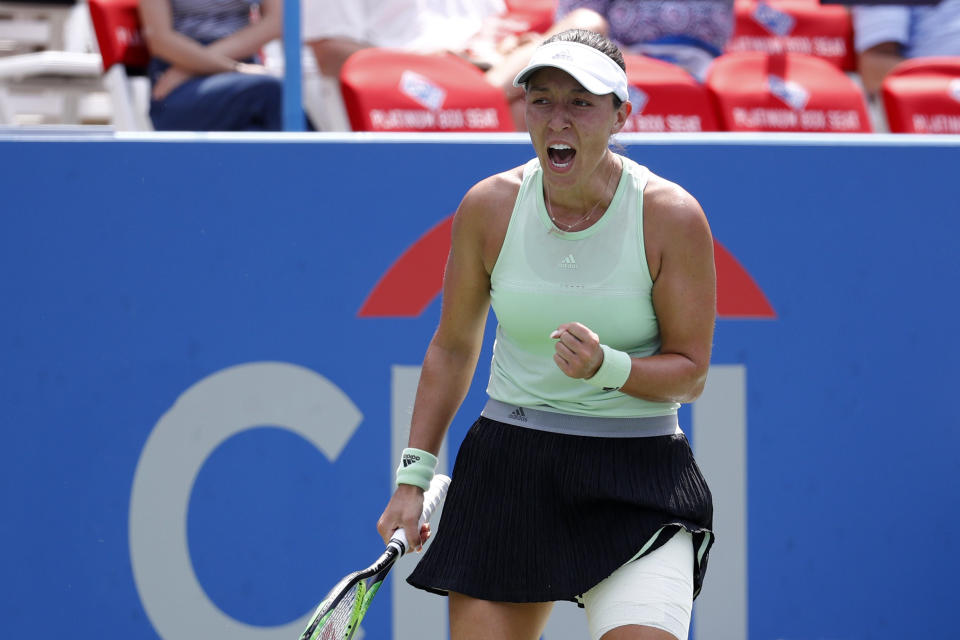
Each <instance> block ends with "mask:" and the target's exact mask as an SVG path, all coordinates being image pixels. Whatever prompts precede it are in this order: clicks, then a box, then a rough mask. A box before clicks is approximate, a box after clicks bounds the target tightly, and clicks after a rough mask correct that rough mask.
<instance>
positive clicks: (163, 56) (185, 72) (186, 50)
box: [140, 0, 283, 131]
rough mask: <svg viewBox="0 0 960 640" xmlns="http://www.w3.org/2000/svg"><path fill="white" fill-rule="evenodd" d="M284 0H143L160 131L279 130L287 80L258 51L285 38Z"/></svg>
mask: <svg viewBox="0 0 960 640" xmlns="http://www.w3.org/2000/svg"><path fill="white" fill-rule="evenodd" d="M281 3H282V0H263V1H262V4H260V5H259V19H257V20H252V19H251V8H252V6H251V4H250V3H249V2H248V1H247V0H141V2H140V16H141V20H142V22H143V33H144V37H145V38H146V41H147V46H148V47H149V49H150V52H151V54H152V55H153V58H152V59H151V61H150V66H149V75H150V82H151V86H152V95H151V98H152V99H151V102H150V118H151V120H152V121H153V126H154V128H155V129H157V130H159V131H279V130H282V129H283V122H282V120H283V118H282V98H283V83H282V81H281V80H280V79H279V78H276V77H274V76H272V75H269V74H268V73H267V71H266V68H265V67H263V66H262V65H261V64H258V62H259V60H258V58H257V53H258V51H259V50H260V49H261V47H263V45H264V44H266V43H267V42H269V41H271V40H274V39H276V38H279V37H280V35H281V32H282V28H283V22H282V14H283V9H282V4H281Z"/></svg>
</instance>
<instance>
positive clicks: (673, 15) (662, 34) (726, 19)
mask: <svg viewBox="0 0 960 640" xmlns="http://www.w3.org/2000/svg"><path fill="white" fill-rule="evenodd" d="M574 12H579V13H580V14H581V15H589V14H590V13H593V14H594V15H593V16H591V17H590V18H589V20H591V23H595V22H596V21H598V20H599V21H600V22H601V24H602V25H603V27H604V28H603V29H602V30H600V29H596V28H591V27H590V26H587V27H581V28H587V29H591V30H593V31H600V33H603V34H605V35H608V36H609V37H610V38H611V39H612V40H613V41H614V42H616V43H617V44H618V45H619V46H620V48H621V49H622V50H623V51H624V53H638V54H642V55H645V56H650V57H652V58H658V59H660V60H665V61H667V62H672V63H674V64H676V65H679V66H681V67H683V68H684V69H686V70H687V71H689V72H690V73H691V74H692V75H693V76H694V77H696V78H697V79H698V80H700V81H701V82H702V81H703V79H704V78H705V77H706V73H707V68H708V67H709V66H710V63H711V62H713V59H714V58H716V57H717V56H719V55H720V54H722V53H723V49H724V47H726V44H727V40H729V39H730V35H731V34H732V33H733V24H734V13H733V0H559V5H558V7H557V19H558V20H561V19H563V18H564V16H566V15H569V14H573V13H574Z"/></svg>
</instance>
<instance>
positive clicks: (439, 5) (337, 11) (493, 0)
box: [301, 0, 512, 130]
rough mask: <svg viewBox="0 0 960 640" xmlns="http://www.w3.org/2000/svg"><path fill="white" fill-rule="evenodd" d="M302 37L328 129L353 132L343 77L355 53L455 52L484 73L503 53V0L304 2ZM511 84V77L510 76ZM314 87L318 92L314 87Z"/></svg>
mask: <svg viewBox="0 0 960 640" xmlns="http://www.w3.org/2000/svg"><path fill="white" fill-rule="evenodd" d="M301 2H302V5H301V6H302V16H303V19H302V22H303V39H304V42H305V43H306V44H307V45H309V46H310V49H311V50H312V52H313V55H314V57H315V58H316V61H317V67H318V68H319V70H320V77H319V78H316V79H315V80H314V79H310V78H308V79H307V86H306V87H305V91H308V92H312V91H316V92H317V93H318V95H319V98H320V102H321V103H322V114H320V115H321V117H322V120H319V121H318V125H320V127H321V128H323V129H333V130H337V129H349V123H348V121H347V116H346V113H345V112H344V111H343V102H342V98H341V96H340V87H339V84H338V79H339V77H340V69H341V68H342V67H343V63H344V62H345V61H346V59H347V58H348V57H350V55H351V54H353V53H354V52H356V51H359V50H360V49H364V48H368V47H381V48H388V49H402V50H405V51H412V52H418V53H441V52H447V51H449V52H453V53H455V54H457V55H460V56H462V57H464V58H466V59H468V60H470V61H471V62H473V63H474V64H476V65H477V66H478V67H479V68H481V69H484V70H486V69H489V68H490V67H491V66H493V65H494V64H496V63H497V62H498V60H499V58H500V56H501V55H502V54H501V52H500V51H499V50H498V45H499V40H500V39H501V38H502V37H503V35H504V32H503V28H502V27H503V25H501V24H499V22H498V17H499V16H500V15H501V14H503V13H504V12H505V11H506V5H505V3H504V0H301ZM511 80H512V78H511ZM314 87H315V88H314Z"/></svg>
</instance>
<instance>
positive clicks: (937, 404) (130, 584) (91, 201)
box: [0, 136, 960, 640]
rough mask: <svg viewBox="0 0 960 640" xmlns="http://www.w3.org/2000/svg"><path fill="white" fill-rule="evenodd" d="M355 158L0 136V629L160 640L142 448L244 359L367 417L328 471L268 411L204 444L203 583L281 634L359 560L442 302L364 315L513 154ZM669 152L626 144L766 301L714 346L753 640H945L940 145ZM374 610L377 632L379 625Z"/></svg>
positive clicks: (954, 500)
mask: <svg viewBox="0 0 960 640" xmlns="http://www.w3.org/2000/svg"><path fill="white" fill-rule="evenodd" d="M363 140H364V141H365V142H363V143H360V144H357V143H352V142H349V141H345V140H340V141H338V140H335V139H334V140H323V141H318V142H311V143H305V142H303V140H302V139H300V140H293V139H285V138H282V137H277V138H273V139H261V140H250V141H237V140H233V141H230V140H219V141H218V140H215V139H204V138H198V139H197V140H185V141H175V140H171V139H167V140H166V141H165V142H162V143H161V142H155V141H149V140H136V139H134V140H122V139H120V140H87V141H84V140H73V141H57V140H46V141H43V140H34V141H22V140H21V141H18V140H16V139H3V140H0V166H2V174H0V184H2V185H3V188H2V195H0V210H2V215H0V273H2V274H3V275H2V278H0V301H2V304H3V307H2V308H3V311H2V313H0V362H2V364H0V390H2V391H0V420H2V446H0V549H2V556H0V558H2V561H0V568H2V575H3V577H4V579H3V580H0V636H2V637H5V638H7V637H8V638H24V637H30V636H36V635H38V634H40V633H41V632H42V631H50V630H51V629H52V628H54V627H59V626H61V625H64V626H66V628H67V629H69V630H70V632H71V637H73V638H78V639H84V638H91V639H92V638H104V637H124V638H156V637H158V635H157V631H155V630H154V627H153V625H152V624H151V621H150V619H149V618H148V615H147V613H146V611H145V608H144V604H143V602H142V600H141V597H140V594H139V592H138V589H137V586H136V584H135V579H134V573H133V569H132V566H131V551H130V544H131V543H130V529H129V528H130V526H131V525H130V509H131V491H132V485H133V482H134V475H135V472H136V469H137V465H138V461H139V460H140V456H141V453H142V452H143V450H144V447H145V444H146V443H147V439H148V437H149V436H150V434H151V431H152V430H153V429H154V427H155V425H157V423H158V421H160V419H161V417H163V416H164V415H165V414H166V413H167V412H168V411H169V410H170V409H171V407H173V406H174V403H175V402H176V401H177V399H178V397H180V396H181V394H183V393H184V392H185V391H187V390H188V389H189V388H191V387H193V386H194V385H196V384H197V383H198V382H199V381H201V380H203V379H205V378H207V377H208V376H211V375H213V374H216V373H217V372H221V371H223V370H225V369H229V368H230V367H234V366H236V365H241V364H244V363H257V362H280V363H291V364H294V365H298V366H299V367H303V368H305V370H311V371H313V372H316V373H318V374H320V375H321V376H323V377H324V378H325V379H326V380H328V381H329V382H331V383H333V384H334V385H335V386H336V387H339V389H340V390H342V392H343V393H344V394H345V395H346V396H347V397H348V398H349V399H350V401H351V402H352V403H353V404H354V405H355V406H356V409H357V410H358V411H359V412H360V413H361V414H362V420H360V421H359V423H358V425H357V427H356V431H355V432H354V433H352V436H351V437H350V438H349V440H348V441H347V442H346V443H345V445H344V447H343V449H342V451H340V452H338V453H337V455H336V456H334V457H335V462H330V461H329V459H328V457H327V456H324V454H323V453H321V452H320V451H318V450H317V449H316V448H314V447H313V446H311V445H310V444H308V443H307V442H306V441H305V440H304V439H303V438H301V437H299V436H297V435H294V434H293V433H291V432H290V431H289V430H286V429H281V428H278V427H279V426H283V425H277V424H260V425H258V428H254V429H250V430H246V431H243V432H242V433H239V434H237V435H235V436H233V437H231V438H228V439H227V440H226V441H225V442H223V443H222V444H220V445H219V446H217V447H216V449H215V450H214V451H213V453H212V454H211V455H210V456H209V457H208V458H206V460H205V462H204V463H203V466H202V468H201V469H200V471H199V474H198V475H197V477H196V482H195V483H194V484H193V486H192V488H191V489H190V501H189V517H188V518H187V520H186V526H185V531H184V532H183V535H184V536H185V537H186V541H187V545H188V547H189V550H190V558H191V560H192V563H193V570H194V571H195V572H196V579H197V581H198V582H199V583H200V584H201V585H202V586H203V589H204V591H205V592H206V595H207V596H208V597H209V599H210V600H211V601H212V602H213V603H214V604H215V605H216V607H217V608H219V609H220V610H221V611H222V612H223V613H224V614H226V616H228V617H230V618H233V619H236V620H239V621H241V622H243V623H247V624H248V625H254V626H263V627H271V626H278V625H283V624H286V623H290V621H292V620H295V619H296V618H298V617H300V616H302V615H303V614H304V613H306V612H307V611H308V610H309V609H311V607H312V606H313V605H314V604H315V603H316V601H317V600H319V599H320V597H322V595H323V594H324V592H325V591H326V589H327V588H328V587H329V586H330V584H331V583H332V581H333V580H334V579H335V578H337V577H339V576H340V575H341V574H343V573H346V572H347V571H350V570H353V569H356V568H358V567H357V566H356V565H357V564H358V563H362V562H363V561H365V560H367V559H368V558H370V554H371V550H373V551H372V552H373V553H376V550H377V549H378V548H379V547H380V545H381V543H380V542H379V540H378V538H377V536H376V532H375V531H374V528H373V524H374V522H375V519H376V517H377V516H378V515H379V513H380V510H381V509H382V507H383V505H384V503H385V500H386V498H387V497H388V495H389V488H390V483H391V475H392V471H391V470H392V467H393V466H394V461H393V460H391V453H390V448H389V447H390V444H389V442H390V426H389V425H390V424H391V410H392V408H391V367H392V366H393V365H417V364H419V362H420V360H421V358H422V354H423V351H424V348H425V346H426V343H427V341H428V340H429V338H430V335H431V333H432V331H433V329H434V327H435V324H436V321H437V318H438V310H439V305H438V302H437V301H436V300H435V301H434V302H433V303H432V304H431V305H430V306H429V307H428V308H427V309H426V311H425V312H424V313H422V314H421V315H420V316H417V317H405V318H366V317H358V314H357V312H358V310H359V309H360V307H361V305H362V304H363V302H364V300H365V299H366V297H367V295H368V294H369V293H370V291H371V289H372V288H373V287H374V285H375V284H376V283H377V282H378V280H379V279H380V278H381V276H382V275H383V274H384V273H385V272H386V271H387V269H388V268H389V267H390V266H391V265H392V264H393V263H394V261H396V260H397V258H398V257H399V256H400V255H401V254H402V253H403V252H404V251H405V250H406V249H407V248H408V247H410V246H411V245H413V244H414V243H415V242H416V241H417V240H418V239H419V238H420V237H421V236H422V235H423V234H424V233H425V232H426V231H427V230H428V229H430V228H431V227H433V226H434V225H435V224H436V223H437V222H438V221H440V220H441V219H443V218H444V217H446V216H447V215H449V214H450V213H451V212H452V211H453V210H454V209H455V208H456V206H457V203H458V202H459V199H460V197H461V196H462V194H463V193H464V192H465V191H466V190H467V189H468V188H469V186H470V185H472V184H473V183H474V182H475V181H477V180H479V179H481V178H482V177H484V176H486V175H488V174H490V173H493V172H496V171H500V170H503V169H506V168H509V167H511V166H514V165H516V164H519V163H521V162H522V161H524V160H525V159H526V158H527V157H528V156H530V155H531V151H530V148H529V144H528V143H525V142H523V141H521V140H520V139H519V138H516V137H509V136H507V137H499V138H494V140H496V142H493V143H489V144H475V143H471V142H467V141H464V140H463V139H456V140H457V141H455V142H450V143H444V142H440V141H438V140H439V139H428V141H426V142H418V143H412V142H406V143H405V142H398V141H396V140H386V139H384V140H380V141H378V139H376V138H371V137H366V138H363ZM651 140H653V141H651ZM684 140H685V141H684V142H683V143H682V144H677V145H672V144H667V143H665V142H664V141H663V139H659V140H658V139H649V140H648V141H646V142H644V139H642V138H637V139H626V141H627V142H628V143H629V144H628V155H630V156H631V157H633V158H634V159H636V160H637V161H639V162H641V163H643V164H646V165H648V166H649V167H651V169H653V170H654V171H655V172H657V173H659V174H660V175H663V176H665V177H668V178H670V179H672V180H675V181H677V182H679V183H680V184H682V185H684V186H685V187H686V188H687V189H688V190H689V191H690V192H691V193H692V194H694V195H695V196H696V197H697V198H698V199H699V201H700V202H701V203H702V205H703V207H704V209H705V210H706V212H707V214H708V217H709V218H710V222H711V225H712V228H713V231H714V235H715V236H716V238H717V239H718V241H720V242H721V243H722V244H723V245H724V246H725V247H726V248H727V249H728V250H729V251H730V252H731V253H732V254H733V255H734V256H735V257H736V258H737V260H738V261H739V262H740V263H741V264H742V265H743V266H744V267H745V268H746V269H747V271H748V272H749V273H750V275H751V276H752V277H753V279H754V280H755V282H756V283H757V284H758V285H759V287H760V288H761V289H762V290H763V292H764V293H765V294H766V296H767V298H768V300H769V301H770V303H771V305H772V306H773V308H774V310H775V312H776V318H774V319H767V320H738V319H721V320H720V321H719V323H718V327H717V332H716V341H715V342H716V344H715V349H714V357H713V361H714V363H715V364H742V365H744V366H745V367H746V369H747V371H748V375H749V387H748V392H747V410H748V422H749V440H748V452H749V468H748V470H747V477H748V481H749V484H748V504H749V511H748V514H749V515H748V522H747V525H748V532H749V630H750V638H752V639H754V640H758V639H759V640H767V639H769V640H774V639H776V638H783V639H790V640H796V639H805V638H809V639H814V638H831V639H871V640H876V639H887V638H889V639H894V638H896V639H900V638H910V637H949V636H951V635H952V634H953V625H954V620H953V618H954V616H953V611H952V607H951V606H950V605H951V604H952V603H953V602H954V600H955V597H954V596H953V589H952V586H953V585H952V577H953V576H954V575H955V574H956V573H957V569H958V561H957V559H956V553H955V550H954V548H953V546H954V545H953V544H951V543H952V542H953V539H954V538H955V536H956V531H957V530H958V529H960V515H958V514H960V509H958V506H960V498H958V495H957V490H956V487H957V483H956V478H957V472H958V471H960V453H958V452H960V410H958V406H960V404H958V402H957V400H956V395H955V394H956V388H957V385H958V382H960V376H958V373H957V368H956V367H957V365H956V363H957V362H958V360H960V349H958V340H957V337H956V332H957V325H958V315H960V313H958V312H960V303H958V300H957V294H956V291H957V284H956V282H955V281H956V279H957V275H958V271H960V269H958V264H960V263H958V260H957V249H956V243H957V238H958V237H960V215H958V214H960V206H958V204H957V203H958V200H957V190H956V188H957V185H956V173H957V167H958V166H960V143H958V142H956V141H955V140H953V141H949V139H944V140H948V141H947V142H936V141H933V142H930V143H926V144H919V143H918V144H916V145H912V146H910V145H901V144H894V143H889V144H887V143H885V142H882V141H881V142H879V143H863V144H858V143H850V142H849V139H848V140H846V141H838V140H836V139H826V140H827V141H826V142H823V143H822V144H806V143H800V142H790V140H792V139H791V138H786V139H784V141H783V142H781V143H779V144H764V143H759V142H755V141H753V142H752V141H751V139H744V140H741V141H737V140H736V139H729V140H731V141H729V142H717V139H716V138H713V139H710V138H707V139H704V140H703V141H702V142H691V141H690V140H689V139H684ZM796 140H799V139H796ZM831 140H832V141H831ZM490 337H491V336H490V333H489V332H488V345H487V348H488V350H489V339H490ZM488 352H489V351H488ZM487 360H488V355H487V354H485V355H484V356H483V357H482V358H481V367H480V370H479V371H478V374H477V377H478V380H480V384H478V385H477V386H476V387H475V389H474V391H473V392H472V393H471V395H470V397H469V398H468V400H467V403H466V405H465V407H464V409H463V410H462V411H461V414H460V416H459V418H458V420H457V421H456V423H455V424H454V425H453V427H452V429H451V432H450V439H449V442H450V446H451V450H452V451H455V449H456V446H457V445H458V444H459V442H460V440H461V439H462V437H463V435H464V433H465V431H466V429H467V427H468V426H469V423H470V421H471V420H472V417H473V416H474V415H475V414H476V412H477V410H478V408H479V406H480V405H481V403H482V400H483V394H482V390H483V384H482V382H483V380H484V379H485V376H486V362H487ZM692 438H693V439H694V441H695V440H696V433H693V434H692ZM184 446H187V447H188V446H189V442H187V443H186V444H184ZM722 543H723V536H722V534H721V535H720V537H719V541H718V545H722ZM711 577H712V576H710V575H709V574H708V576H707V581H708V583H709V581H710V578H711ZM380 604H382V605H383V606H381V607H379V608H378V607H376V606H375V607H374V608H373V609H372V610H371V614H370V616H369V620H368V621H367V623H366V624H365V627H366V630H367V638H386V637H389V635H390V631H389V629H390V625H391V622H390V614H389V608H390V606H389V600H387V599H386V598H385V599H384V601H383V602H382V603H380ZM194 637H199V636H194ZM207 637H210V636H207ZM706 637H709V635H708V636H706ZM171 640H172V639H171Z"/></svg>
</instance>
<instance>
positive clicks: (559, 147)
mask: <svg viewBox="0 0 960 640" xmlns="http://www.w3.org/2000/svg"><path fill="white" fill-rule="evenodd" d="M575 155H577V151H576V149H574V148H573V147H571V146H570V145H568V144H552V145H550V146H549V147H547V157H548V158H550V164H551V165H553V166H554V168H556V169H566V168H567V167H569V166H570V163H571V162H573V157H574V156H575Z"/></svg>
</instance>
